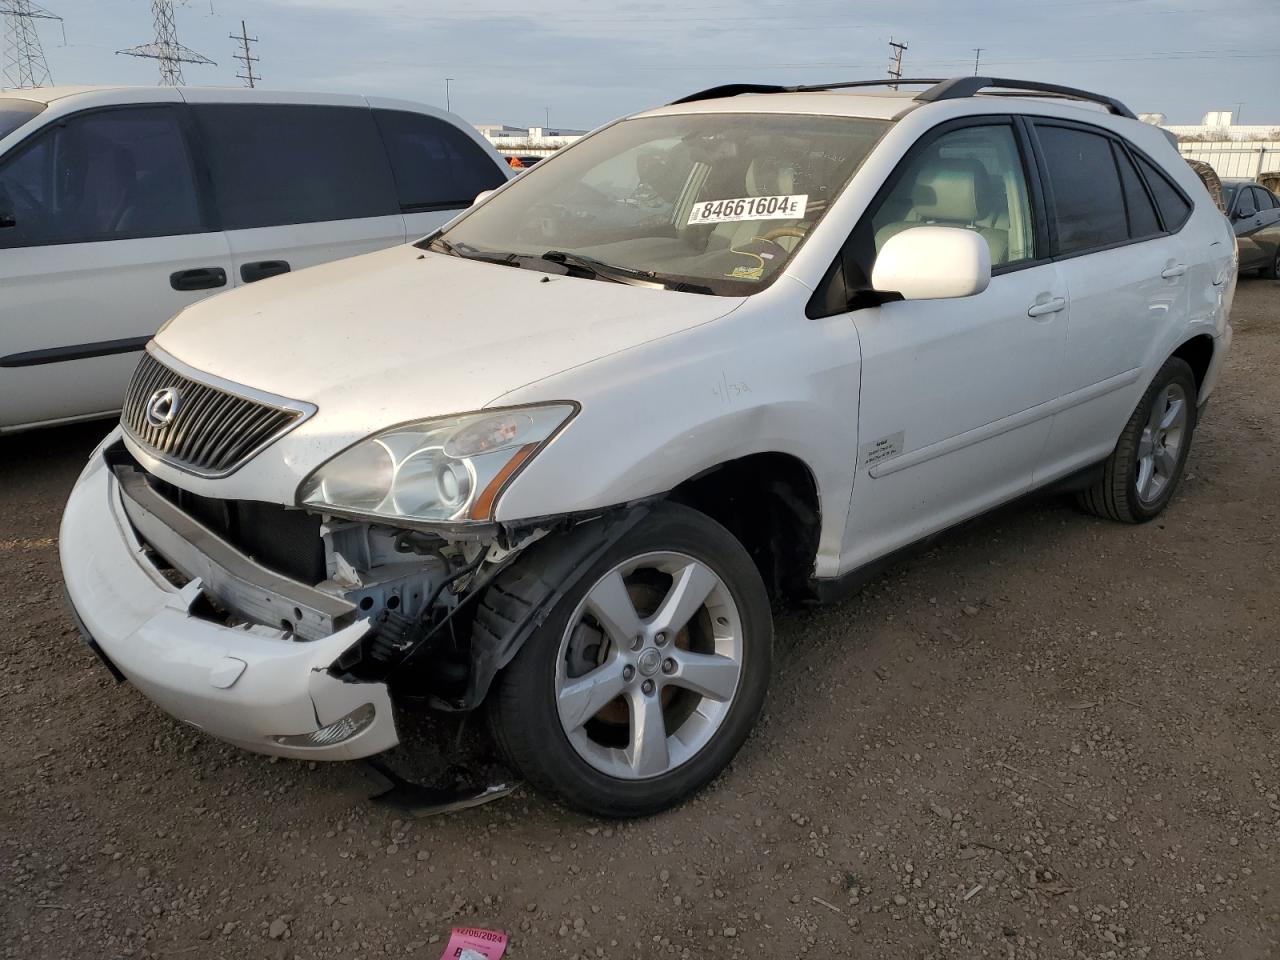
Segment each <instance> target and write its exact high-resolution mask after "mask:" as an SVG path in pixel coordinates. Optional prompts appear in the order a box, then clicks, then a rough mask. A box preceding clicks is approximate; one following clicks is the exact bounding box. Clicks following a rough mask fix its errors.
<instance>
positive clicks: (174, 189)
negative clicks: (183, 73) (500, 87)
mask: <svg viewBox="0 0 1280 960" xmlns="http://www.w3.org/2000/svg"><path fill="white" fill-rule="evenodd" d="M510 175H511V172H510V168H509V167H508V166H507V165H506V164H505V163H503V161H502V159H501V157H499V156H498V154H497V153H496V152H495V151H494V150H493V148H492V147H491V146H490V145H489V144H488V142H487V141H486V140H484V138H482V137H481V136H480V135H479V134H478V133H477V132H476V131H475V130H473V129H472V128H471V127H470V126H468V125H467V124H465V123H464V122H462V121H461V120H460V119H459V118H458V117H456V116H453V115H452V114H449V113H445V112H444V111H441V110H435V109H433V108H431V107H428V106H423V105H422V104H417V103H407V102H403V101H399V100H384V99H376V98H366V97H360V96H331V95H325V94H314V93H279V92H274V91H270V92H269V91H263V90H216V89H179V88H172V87H161V88H156V89H149V88H134V89H130V88H49V89H43V90H20V91H19V90H15V91H11V92H8V93H0V434H3V433H7V432H11V431H15V430H21V429H26V428H30V427H38V426H44V425H48V424H54V423H65V422H68V421H73V420H85V419H92V418H94V417H101V416H104V415H110V414H113V413H114V412H115V411H118V410H119V409H120V401H121V397H122V396H123V395H124V389H125V386H126V384H127V383H128V382H129V375H130V374H131V373H132V372H133V369H134V368H135V367H136V366H137V365H138V358H139V356H140V355H141V352H142V349H143V347H144V346H145V345H146V342H147V341H148V340H150V339H151V336H152V334H154V333H155V332H156V329H157V328H158V327H159V326H160V324H162V323H163V322H164V321H165V320H167V319H168V318H169V317H171V316H173V314H175V313H176V312H178V311H179V310H182V309H183V308H184V307H188V306H190V305H191V304H192V303H194V302H195V301H197V300H200V299H202V298H204V297H207V296H209V295H210V294H213V293H217V292H218V291H220V290H225V289H227V288H229V287H235V286H240V285H242V284H248V283H253V282H255V281H257V280H262V279H265V278H267V277H272V276H276V275H277V274H281V273H287V272H289V271H291V270H297V269H300V268H302V267H308V266H311V265H313V264H318V263H324V262H326V261H330V260H337V259H340V258H342V257H350V256H354V255H356V254H360V253H368V252H370V251H373V250H379V249H382V248H384V247H390V246H394V245H396V244H401V243H404V242H405V241H406V240H413V239H416V238H417V237H420V236H422V235H424V234H426V233H428V232H429V231H431V230H433V229H435V228H437V227H439V226H440V225H441V224H443V223H444V222H445V221H447V220H448V219H450V218H451V217H453V216H454V215H455V214H456V213H457V212H458V211H459V210H461V209H463V208H465V207H467V206H469V205H470V204H471V202H472V201H473V200H474V199H475V197H476V195H477V194H478V193H480V192H482V191H485V190H490V189H492V188H494V187H497V186H500V185H501V184H502V183H504V182H506V180H507V179H508V178H509V177H510Z"/></svg>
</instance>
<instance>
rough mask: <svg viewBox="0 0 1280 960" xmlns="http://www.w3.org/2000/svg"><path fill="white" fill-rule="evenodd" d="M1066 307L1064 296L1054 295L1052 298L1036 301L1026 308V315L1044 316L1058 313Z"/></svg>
mask: <svg viewBox="0 0 1280 960" xmlns="http://www.w3.org/2000/svg"><path fill="white" fill-rule="evenodd" d="M1066 308H1067V301H1066V298H1065V297H1054V298H1053V299H1052V300H1045V301H1043V302H1039V301H1037V302H1036V303H1033V304H1032V305H1031V306H1030V307H1029V308H1028V309H1027V316H1028V317H1046V316H1048V315H1049V314H1051V313H1060V312H1061V311H1063V310H1065V309H1066Z"/></svg>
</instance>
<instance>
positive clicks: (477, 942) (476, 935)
mask: <svg viewBox="0 0 1280 960" xmlns="http://www.w3.org/2000/svg"><path fill="white" fill-rule="evenodd" d="M506 952H507V935H506V934H505V933H499V932H498V931H497V930H477V929H475V928H474V927H454V928H453V933H452V934H450V936H449V942H448V943H447V944H445V948H444V953H442V954H440V960H501V957H502V955H503V954H504V953H506Z"/></svg>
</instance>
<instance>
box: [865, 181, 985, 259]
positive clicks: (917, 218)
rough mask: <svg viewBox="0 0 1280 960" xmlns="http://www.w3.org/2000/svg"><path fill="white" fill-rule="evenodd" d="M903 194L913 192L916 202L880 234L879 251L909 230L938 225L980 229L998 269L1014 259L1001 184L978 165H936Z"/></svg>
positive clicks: (913, 200) (911, 198)
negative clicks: (896, 236) (895, 237)
mask: <svg viewBox="0 0 1280 960" xmlns="http://www.w3.org/2000/svg"><path fill="white" fill-rule="evenodd" d="M898 189H899V190H903V189H907V190H910V202H909V204H908V206H907V209H906V210H905V212H904V213H903V214H901V217H902V218H901V219H900V220H896V221H893V222H890V223H886V224H884V225H882V226H880V227H879V228H878V229H877V230H876V249H877V250H879V249H880V248H882V247H883V246H884V244H885V241H886V240H888V239H889V238H890V237H892V236H894V235H895V234H898V233H901V232H902V231H903V230H909V229H910V228H912V227H919V226H924V225H926V224H932V225H935V226H942V227H967V228H968V229H970V230H976V231H977V232H978V233H980V234H981V235H982V236H983V237H984V238H985V239H986V241H987V245H988V246H989V247H990V248H991V262H992V263H993V264H999V263H1004V262H1006V261H1007V260H1008V256H1009V218H1008V214H1007V213H1006V212H1005V211H1004V206H1005V205H1004V204H1003V203H1001V202H1000V200H1001V193H1002V189H1001V186H1000V180H999V178H997V177H993V176H992V175H991V174H989V173H987V170H986V168H985V167H984V166H983V165H982V163H981V162H979V161H978V160H973V159H960V158H952V159H945V158H938V159H935V160H932V161H930V162H929V163H928V164H926V165H925V166H923V167H922V168H921V169H920V171H919V174H918V175H917V176H916V178H915V181H914V182H913V183H911V184H909V185H908V184H902V185H900V187H899V188H898ZM895 192H897V191H895ZM889 203H892V200H891V201H890V202H889ZM889 203H886V207H888V206H889Z"/></svg>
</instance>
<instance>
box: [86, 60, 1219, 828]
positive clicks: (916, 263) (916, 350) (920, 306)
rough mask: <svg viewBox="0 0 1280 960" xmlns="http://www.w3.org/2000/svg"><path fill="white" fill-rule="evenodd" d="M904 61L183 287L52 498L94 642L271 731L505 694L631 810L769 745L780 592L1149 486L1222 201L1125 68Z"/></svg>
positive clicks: (587, 784)
mask: <svg viewBox="0 0 1280 960" xmlns="http://www.w3.org/2000/svg"><path fill="white" fill-rule="evenodd" d="M901 83H902V86H904V87H913V88H918V87H920V86H925V87H926V89H923V90H922V91H920V92H916V93H912V92H908V91H907V90H901V91H898V90H890V91H887V92H875V90H874V87H876V86H877V85H879V86H883V82H882V81H876V82H874V83H870V82H868V83H845V84H833V85H830V86H823V87H803V88H778V87H765V86H757V85H742V86H731V87H721V88H717V89H715V90H710V91H706V92H705V93H702V94H697V95H694V96H691V97H688V98H686V99H684V100H682V101H679V102H677V103H674V104H671V105H669V106H666V107H662V108H660V109H656V110H651V111H648V112H646V113H642V114H639V115H636V116H633V117H629V118H627V119H624V120H621V121H618V122H616V123H613V124H611V125H609V126H607V127H605V128H603V129H601V130H599V131H597V132H595V133H593V134H592V135H590V136H588V137H586V138H584V139H583V140H581V141H579V142H578V143H577V144H575V145H573V146H571V147H569V148H567V149H566V150H564V151H562V152H561V153H559V154H558V155H556V156H555V157H553V158H552V159H550V160H548V161H546V162H544V163H540V164H539V165H538V166H537V167H535V168H533V169H532V170H531V171H529V172H528V173H526V174H524V175H523V176H521V177H519V178H517V179H515V180H513V181H511V182H509V183H507V184H505V185H504V186H502V187H501V188H499V189H498V190H497V191H496V192H495V193H493V194H491V195H486V196H483V197H482V198H481V199H480V200H479V202H478V203H477V204H476V205H475V206H474V207H473V208H472V209H471V210H470V211H468V212H466V213H464V214H463V215H461V216H460V217H459V218H457V219H456V220H454V221H453V222H452V223H451V224H449V225H447V226H445V227H444V228H442V229H441V230H439V231H438V232H436V233H435V234H433V235H431V236H430V237H428V238H426V239H425V240H423V241H421V242H419V243H418V244H416V245H412V246H402V247H398V248H393V249H390V250H386V251H382V252H379V253H373V254H369V255H367V256H364V257H361V258H358V259H354V260H348V261H345V262H342V263H335V264H330V265H327V266H320V267H316V268H313V269H309V270H305V271H302V272H300V273H295V274H290V275H287V276H282V277H279V278H276V279H275V280H273V281H271V282H270V283H268V284H262V285H260V286H257V287H251V288H246V289H242V290H235V291H232V292H230V293H227V294H224V295H220V296H217V297H215V298H213V299H211V300H208V301H203V302H201V303H198V304H195V305H193V306H191V307H188V308H187V309H186V310H184V311H183V312H182V313H180V314H179V315H178V316H177V317H175V318H174V319H173V320H172V321H170V322H169V323H168V324H167V325H166V326H165V327H164V328H163V329H162V330H161V331H160V332H159V333H158V334H157V335H156V337H155V339H154V340H153V341H152V342H151V343H150V344H149V346H148V347H147V352H146V354H145V356H144V358H143V360H142V362H141V364H140V365H139V367H138V369H137V372H136V373H135V374H134V376H133V381H132V383H131V385H130V387H129V391H128V395H127V396H126V398H125V400H124V404H123V406H124V412H123V415H122V417H121V424H120V427H119V429H118V430H116V431H115V432H114V433H112V434H111V436H109V437H108V438H107V440H106V441H105V442H104V443H103V444H102V446H101V448H100V449H99V450H97V451H96V452H95V453H94V455H93V458H92V460H91V462H90V463H89V465H88V466H87V467H86V469H85V471H84V474H83V476H82V477H81V478H80V481H79V483H78V484H77V486H76V487H75V490H74V492H73V493H72V495H71V499H70V502H69V503H68V505H67V509H66V515H65V518H64V520H63V526H62V537H61V558H62V564H63V569H64V572H65V576H66V585H67V590H68V593H69V595H70V599H71V603H72V604H73V606H74V608H75V610H76V612H77V615H78V617H79V619H80V622H81V624H82V626H83V629H84V633H85V636H86V638H87V640H88V642H89V643H90V645H91V646H92V647H93V648H94V649H95V650H96V651H97V652H98V653H100V654H101V656H102V657H103V659H104V660H105V661H106V663H107V664H108V666H109V667H110V669H112V670H113V671H114V672H115V673H116V675H117V676H118V677H120V678H123V679H127V680H129V681H130V682H132V683H133V684H135V685H136V686H137V687H138V688H139V689H141V690H142V691H143V692H144V693H145V694H146V695H147V696H148V697H150V698H151V699H152V700H154V701H155V702H156V703H157V704H159V705H160V706H161V707H162V708H163V709H164V710H166V711H168V712H169V713H171V714H172V715H174V716H175V717H178V718H180V719H182V720H184V721H186V722H188V723H191V724H193V725H195V726H197V727H200V728H201V729H203V730H205V731H207V732H208V733H209V734H211V735H214V736H217V737H221V738H223V739H225V740H228V741H231V742H233V743H236V744H239V745H242V746H243V747H245V748H247V749H249V750H255V751H258V752H261V753H268V754H278V755H282V756H289V757H297V758H303V759H310V760H337V759H350V758H358V757H366V756H370V755H372V754H375V753H378V752H380V751H384V750H386V749H388V748H390V747H392V746H393V745H395V744H396V743H397V741H398V735H397V710H398V709H400V708H403V707H405V706H406V705H409V704H414V705H422V704H426V705H429V706H431V707H433V708H435V709H438V710H442V711H470V710H475V709H476V708H478V707H480V706H481V704H484V705H485V707H486V710H487V714H488V717H489V720H490V723H491V727H492V730H493V732H494V736H495V740H496V742H497V744H498V745H499V747H500V748H501V750H502V751H503V752H504V754H505V755H506V757H507V759H508V760H509V762H510V763H511V764H512V765H513V766H514V767H515V769H516V770H517V771H519V772H520V773H521V774H522V775H523V776H524V777H526V778H527V779H528V780H529V781H530V782H531V783H532V784H534V785H535V786H536V787H538V788H540V789H542V790H544V791H546V792H548V793H550V794H552V795H554V796H556V797H558V798H559V799H560V800H562V801H563V802H565V803H567V804H569V805H571V806H574V807H576V808H578V809H580V810H584V811H587V812H590V813H594V814H599V815H604V816H636V815H642V814H646V813H651V812H654V811H657V810H660V809H662V808H665V807H668V806H670V805H672V804H674V803H676V802H677V801H679V800H680V799H681V798H683V797H685V796H687V795H688V794H689V793H690V792H692V791H694V790H696V789H697V788H698V787H700V786H701V785H703V784H705V783H706V782H707V781H709V780H710V779H711V778H713V777H714V776H715V775H716V774H717V772H718V771H720V770H721V769H722V768H723V767H724V766H725V765H726V764H727V763H728V762H729V760H730V759H731V758H732V757H733V756H734V754H735V752H736V751H737V750H738V749H739V747H740V746H741V745H742V743H743V742H744V740H745V739H746V737H747V734H748V732H749V730H750V728H751V726H752V723H753V722H754V721H755V719H756V717H757V715H758V714H759V712H760V709H761V705H762V703H763V700H764V696H765V688H766V686H767V685H768V682H769V672H770V647H771V636H772V628H771V618H770V610H771V604H772V603H774V602H805V601H815V600H825V599H829V598H835V597H838V596H840V595H841V594H842V593H844V592H845V591H847V590H849V589H850V588H852V587H854V586H856V585H857V583H858V581H859V579H860V578H864V577H865V576H866V575H867V571H868V570H869V569H870V568H872V566H873V565H874V564H876V563H877V562H878V561H883V560H885V559H886V558H888V557H890V556H892V555H893V554H895V553H896V552H898V551H900V550H902V549H904V548H908V547H910V546H911V545H912V544H915V543H917V542H919V541H920V540H922V539H923V538H926V537H928V536H930V535H931V534H934V533H936V532H937V531H939V530H942V529H944V528H946V527H949V526H952V525H954V524H956V523H958V522H960V521H963V520H965V519H966V518H969V517H973V516H974V515H976V514H979V513H981V512H982V511H984V510H988V509H990V508H992V507H994V506H996V505H997V504H1001V503H1004V502H1006V501H1009V500H1011V499H1013V498H1015V497H1019V496H1021V495H1023V494H1026V493H1027V492H1028V491H1031V490H1035V489H1037V488H1043V487H1047V486H1050V485H1053V486H1054V487H1055V488H1058V489H1063V490H1073V491H1076V492H1077V493H1078V495H1079V499H1080V502H1081V504H1082V505H1083V506H1084V508H1085V509H1087V510H1089V511H1091V512H1093V513H1096V514H1100V515H1102V516H1105V517H1110V518H1112V519H1114V520H1118V521H1124V522H1129V523H1137V522H1142V521H1145V520H1149V519H1151V518H1152V517H1154V516H1156V515H1158V514H1159V513H1160V512H1161V511H1162V510H1164V509H1165V508H1166V506H1167V505H1168V504H1169V502H1170V499H1171V498H1172V497H1173V495H1174V492H1175V490H1176V487H1177V484H1178V480H1179V477H1180V476H1181V474H1182V471H1183V466H1184V464H1185V462H1186V458H1187V453H1188V450H1189V448H1190V445H1191V441H1192V437H1193V435H1194V432H1195V429H1196V423H1197V420H1198V417H1199V416H1200V414H1201V412H1202V410H1203V408H1204V404H1205V402H1206V400H1207V399H1208V397H1209V395H1210V393H1211V392H1212V390H1213V388H1214V384H1215V383H1216V381H1217V380H1218V377H1219V373H1220V371H1221V369H1222V364H1223V359H1224V357H1225V355H1226V353H1227V349H1228V347H1229V345H1230V341H1231V326H1230V325H1229V323H1228V312H1229V309H1230V305H1231V299H1232V295H1233V292H1234V284H1235V277H1236V269H1235V267H1236V263H1235V257H1236V252H1235V251H1236V246H1235V242H1234V239H1233V237H1232V233H1231V227H1230V225H1229V224H1228V223H1227V221H1226V219H1225V218H1224V217H1223V216H1222V214H1221V213H1220V212H1219V211H1218V210H1217V208H1216V207H1215V206H1214V204H1213V202H1212V201H1211V200H1210V198H1209V196H1208V195H1207V193H1206V192H1205V189H1204V187H1203V185H1202V184H1201V182H1200V180H1199V179H1198V178H1197V176H1196V175H1195V173H1194V172H1193V171H1192V170H1191V169H1190V168H1189V167H1188V166H1187V165H1186V164H1185V163H1183V162H1182V160H1181V159H1180V158H1179V156H1178V153H1177V151H1176V150H1175V149H1174V147H1173V146H1172V144H1171V143H1170V141H1169V140H1168V139H1167V138H1166V135H1165V134H1164V133H1163V132H1162V131H1160V130H1159V129H1157V128H1155V127H1152V126H1147V125H1144V124H1142V123H1140V122H1138V121H1137V120H1136V119H1134V117H1133V115H1132V114H1131V113H1130V112H1129V110H1128V109H1126V108H1125V107H1124V106H1123V105H1122V104H1120V103H1118V102H1116V101H1114V100H1112V99H1110V98H1107V97H1102V96H1098V95H1095V94H1090V93H1086V92H1084V91H1080V90H1074V89H1069V88H1063V87H1057V86H1050V85H1047V84H1038V83H1028V82H1015V81H1007V80H999V79H993V78H979V77H965V78H961V79H957V80H951V81H945V82H935V81H922V82H919V83H914V82H909V81H902V82H901ZM1072 101H1074V102H1072Z"/></svg>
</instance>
